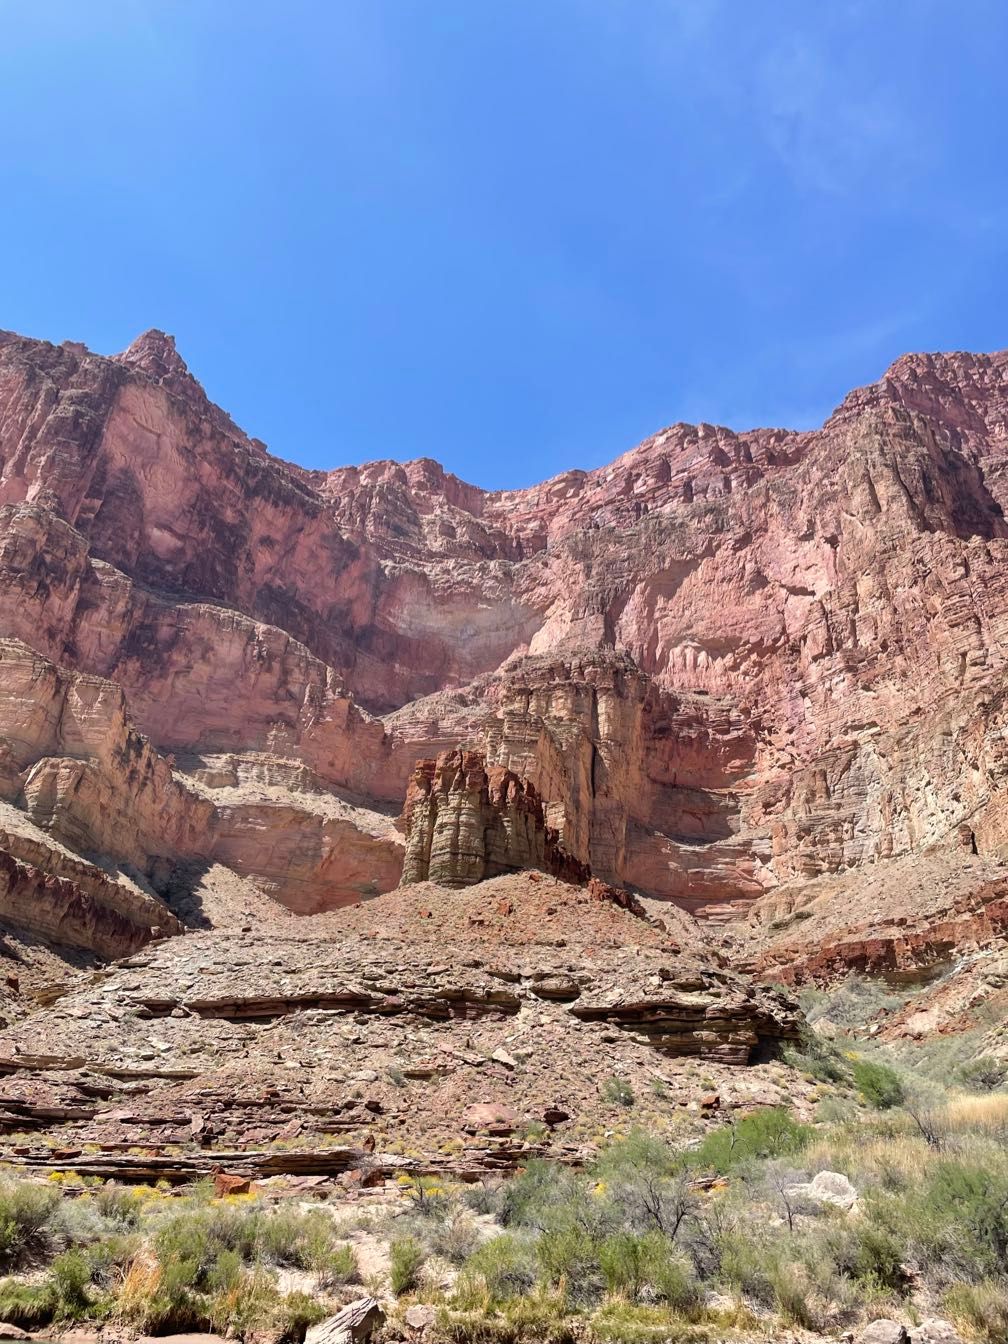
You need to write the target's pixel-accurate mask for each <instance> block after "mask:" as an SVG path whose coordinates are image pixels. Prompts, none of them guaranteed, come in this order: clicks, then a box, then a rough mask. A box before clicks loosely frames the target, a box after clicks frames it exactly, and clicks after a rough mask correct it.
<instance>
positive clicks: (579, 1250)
mask: <svg viewBox="0 0 1008 1344" xmlns="http://www.w3.org/2000/svg"><path fill="white" fill-rule="evenodd" d="M536 1259H537V1261H538V1264H539V1275H540V1280H541V1282H542V1283H543V1284H544V1285H545V1286H546V1287H549V1288H554V1289H559V1290H560V1291H562V1292H564V1293H567V1294H569V1295H570V1296H571V1298H572V1299H573V1300H575V1301H577V1302H588V1301H592V1300H593V1299H594V1298H595V1297H597V1296H598V1294H599V1292H600V1291H601V1287H602V1276H601V1270H600V1267H599V1243H598V1242H597V1241H596V1239H595V1238H594V1237H593V1236H592V1235H591V1233H590V1232H589V1231H588V1230H587V1229H586V1228H584V1227H582V1226H581V1225H580V1224H579V1223H577V1222H576V1221H575V1220H573V1219H569V1220H562V1221H558V1223H557V1225H556V1226H554V1227H551V1228H549V1229H548V1230H547V1231H544V1232H541V1233H540V1234H539V1240H538V1241H537V1242H536Z"/></svg>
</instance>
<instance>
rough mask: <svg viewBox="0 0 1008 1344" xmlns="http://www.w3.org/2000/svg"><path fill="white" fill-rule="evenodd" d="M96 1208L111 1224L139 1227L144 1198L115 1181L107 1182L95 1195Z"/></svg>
mask: <svg viewBox="0 0 1008 1344" xmlns="http://www.w3.org/2000/svg"><path fill="white" fill-rule="evenodd" d="M94 1204H95V1208H96V1209H97V1210H98V1212H99V1213H100V1214H101V1216H102V1217H103V1218H105V1219H107V1220H108V1221H109V1222H110V1223H116V1224H118V1225H119V1226H120V1227H123V1228H134V1227H137V1226H138V1225H139V1222H140V1216H141V1213H142V1211H143V1196H142V1195H141V1194H139V1193H138V1191H136V1190H129V1189H126V1188H125V1187H124V1186H121V1185H116V1184H115V1183H114V1182H113V1181H106V1182H105V1183H104V1184H103V1185H102V1186H100V1187H99V1189H98V1190H96V1191H95V1194H94Z"/></svg>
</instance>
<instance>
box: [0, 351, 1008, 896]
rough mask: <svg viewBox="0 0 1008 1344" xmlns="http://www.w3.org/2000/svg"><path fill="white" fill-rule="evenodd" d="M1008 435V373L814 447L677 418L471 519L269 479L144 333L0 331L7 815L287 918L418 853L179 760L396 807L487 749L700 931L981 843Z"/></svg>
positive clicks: (372, 479)
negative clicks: (129, 340) (86, 736)
mask: <svg viewBox="0 0 1008 1344" xmlns="http://www.w3.org/2000/svg"><path fill="white" fill-rule="evenodd" d="M1006 424H1008V354H1005V353H1002V354H997V355H989V356H984V355H976V356H973V355H962V354H957V355H946V356H926V355H914V356H907V357H905V358H904V359H901V360H899V361H897V363H896V364H895V365H894V366H893V367H892V368H891V369H890V370H889V371H888V372H887V374H886V375H885V376H884V378H883V379H882V380H881V381H880V382H879V383H877V384H874V385H872V386H870V387H867V388H863V389H860V390H859V391H857V392H854V393H852V394H851V395H850V396H848V397H847V399H846V400H845V401H844V402H843V404H842V405H841V407H840V408H839V409H838V410H837V412H836V413H835V414H834V415H833V416H832V417H831V418H830V419H829V420H828V421H827V423H826V424H825V425H824V426H823V428H822V429H821V430H818V431H814V432H804V433H793V432H789V431H785V430H758V431H752V432H749V433H735V432H733V431H731V430H727V429H724V428H718V427H715V426H711V425H697V426H688V425H675V426H672V427H670V428H667V429H664V430H662V431H661V432H660V433H658V434H656V435H654V436H653V437H652V438H650V439H648V440H646V441H645V442H644V443H642V444H640V445H639V446H638V447H636V448H634V449H633V450H632V451H630V452H628V453H625V454H624V455H623V456H622V457H619V458H617V459H616V460H615V461H614V462H613V463H612V464H611V465H609V466H607V467H605V468H601V469H599V470H596V471H592V472H582V471H577V470H573V471H570V472H567V473H565V474H564V475H562V476H560V477H557V478H555V479H554V480H551V481H547V482H544V483H543V484H542V485H538V486H535V487H532V488H530V489H528V490H520V491H505V492H484V491H482V490H479V489H478V488H476V487H474V486H470V485H467V484H465V483H463V482H461V481H459V480H457V479H456V478H454V477H452V476H450V475H448V474H447V473H445V472H444V471H443V470H442V469H441V468H440V467H439V466H437V464H436V463H433V462H430V461H426V460H422V461H417V462H411V463H407V464H403V465H400V464H397V463H393V462H387V461H378V462H372V463H368V464H365V465H363V466H360V467H353V468H341V469H339V470H337V471H333V472H330V473H323V472H310V471H304V470H301V469H300V468H297V467H295V466H291V465H289V464H286V463H282V462H279V461H278V460H276V459H274V458H272V457H270V456H269V454H268V453H267V452H266V450H265V448H264V447H263V445H262V444H260V443H258V442H257V441H255V440H252V439H250V438H248V437H247V436H246V435H245V434H244V433H243V432H242V431H241V430H240V429H239V428H238V427H237V426H235V425H234V424H233V422H232V421H231V420H230V419H229V418H228V416H227V415H226V414H225V413H224V412H223V411H221V410H220V409H219V408H217V407H215V406H213V405H212V404H211V403H209V402H208V401H207V399H206V397H205V396H204V394H203V392H202V390H201V389H200V387H199V385H198V384H197V383H196V382H195V380H194V379H193V378H192V377H191V375H190V374H189V373H188V371H187V370H186V368H185V365H184V364H183V362H182V361H181V359H180V357H179V356H178V354H177V352H176V350H175V347H174V344H173V342H172V341H171V339H170V338H169V337H166V336H164V335H162V334H161V333H157V332H150V333H147V334H146V335H145V336H143V337H141V338H140V339H139V340H138V341H137V342H135V343H134V345H133V346H132V347H131V348H130V350H129V351H127V352H125V354H123V355H121V356H118V357H116V358H114V359H105V358H101V357H99V356H95V355H91V354H89V353H87V352H85V351H82V349H81V348H80V347H78V346H70V345H67V346H63V347H55V346H51V345H48V344H46V343H44V342H38V341H30V340H26V339H23V338H20V337H17V336H14V335H12V334H3V335H0V635H5V636H7V637H10V638H14V639H17V640H20V641H21V642H22V643H23V644H25V645H27V646H29V648H30V649H31V650H32V651H33V653H34V654H35V655H39V656H40V657H41V658H42V659H43V660H47V661H48V666H49V668H50V669H59V671H58V672H57V671H56V670H49V671H45V670H43V671H42V672H40V673H39V681H38V684H37V687H36V686H35V685H34V683H32V682H31V679H30V678H29V681H28V682H27V683H25V681H24V679H23V676H22V675H21V674H20V673H18V672H17V671H16V669H15V668H14V667H11V668H10V669H7V670H5V667H6V665H5V664H4V663H0V682H2V681H3V679H4V678H6V677H7V676H8V675H9V676H10V677H11V678H12V680H11V682H10V686H9V687H8V688H5V686H4V685H0V736H2V737H3V738H4V739H5V741H6V745H5V746H4V745H3V744H2V743H0V783H2V786H3V790H4V796H6V797H9V798H16V799H17V801H18V805H19V806H22V807H24V808H25V809H26V810H28V811H29V812H30V813H31V815H32V816H33V817H35V818H36V819H37V820H38V821H39V822H40V823H41V824H43V825H45V826H47V827H49V828H51V829H52V830H53V831H54V833H56V832H57V831H58V832H59V833H61V834H63V835H65V836H66V837H67V839H68V840H69V841H70V842H72V843H73V844H74V845H76V846H78V847H82V848H86V847H88V846H91V847H96V848H97V849H99V850H101V851H102V852H105V851H106V849H107V850H108V852H110V853H113V854H118V855H121V856H123V857H124V858H126V857H128V859H129V861H130V862H133V863H137V864H142V865H143V866H145V867H146V868H147V869H150V868H151V865H152V864H154V865H156V862H157V861H158V860H164V861H165V862H167V863H169V864H170V863H171V862H172V860H173V858H174V857H177V856H180V855H184V854H190V855H205V856H206V857H207V859H208V861H209V859H210V856H211V855H212V854H213V853H214V846H215V845H220V846H221V848H220V851H219V853H220V854H221V855H224V856H226V857H225V858H224V860H223V861H225V862H227V863H228V864H229V865H233V866H234V867H235V869H236V870H237V871H240V872H242V873H243V874H248V875H252V876H254V877H257V878H258V877H261V878H262V880H263V882H265V883H267V884H268V885H269V886H270V889H271V890H277V891H279V892H281V893H284V896H283V898H284V899H286V900H288V901H289V902H290V903H291V904H292V907H293V908H297V909H315V908H319V907H320V906H324V905H327V904H330V903H333V902H341V901H344V900H347V899H350V898H351V897H355V896H359V895H365V894H368V892H369V891H371V890H373V889H374V888H375V887H376V886H377V887H378V888H379V889H382V888H384V887H385V886H386V885H387V884H389V883H391V882H393V880H394V879H395V877H396V869H397V866H398V861H399V853H400V852H401V846H399V848H397V847H396V846H397V845H398V842H397V841H396V840H395V839H393V838H390V837H388V836H387V835H384V836H383V835H381V834H379V832H380V831H381V826H380V825H379V824H376V823H374V822H373V820H364V819H362V818H361V817H357V818H356V819H355V818H354V816H353V815H351V814H350V813H348V814H347V818H348V820H347V824H348V826H349V827H350V830H349V831H346V832H339V828H338V827H337V828H336V829H333V827H330V831H329V833H327V832H326V829H325V828H326V823H325V822H318V821H317V820H313V819H312V818H313V817H317V816H318V815H321V814H320V813H319V811H318V807H317V806H316V804H315V803H311V802H306V801H305V799H306V798H307V799H309V800H310V798H311V797H312V796H315V797H316V798H317V796H318V795H317V794H316V795H313V794H312V793H311V790H309V792H308V793H306V794H301V793H300V792H299V791H298V790H294V791H293V792H294V794H296V795H297V796H296V797H294V798H293V799H291V798H288V799H286V800H282V799H277V798H273V799H272V800H271V802H272V803H274V804H276V806H275V808H272V809H271V808H268V807H264V805H263V802H262V800H261V799H259V800H256V799H240V798H239V799H234V798H228V799H227V800H226V807H224V810H223V811H218V809H217V803H218V802H220V803H223V801H224V800H223V799H221V798H220V797H218V796H217V794H216V792H215V789H214V788H213V787H211V786H209V785H205V786H203V787H197V786H196V785H195V784H194V782H193V781H192V780H190V779H188V777H187V776H186V774H185V762H186V760H187V758H188V757H190V756H193V755H196V756H200V755H207V754H214V753H217V754H222V753H232V754H235V755H236V756H239V757H241V758H243V759H251V758H253V757H257V756H258V757H261V758H263V759H264V760H269V761H273V762H282V763H285V766H284V768H286V769H288V770H289V771H291V772H294V773H296V771H297V770H299V769H302V770H304V771H306V772H307V776H306V777H310V779H311V780H312V781H314V783H313V784H312V785H311V789H312V790H321V792H322V794H324V795H328V796H331V797H332V798H336V799H339V800H341V801H342V802H345V803H346V805H347V807H349V808H351V809H353V808H363V809H364V812H365V813H367V814H368V816H373V814H374V813H375V812H377V813H379V814H381V815H384V816H386V817H388V816H390V814H391V811H392V809H393V808H394V807H395V806H397V805H398V803H399V802H400V801H401V799H402V797H403V793H404V791H405V788H406V784H407V781H408V779H409V777H410V772H411V770H412V767H413V763H414V761H415V760H416V759H417V758H418V757H428V756H431V755H435V754H437V753H438V752H440V751H444V750H449V749H455V748H457V747H459V746H460V745H461V746H463V747H466V748H471V749H474V750H479V751H482V752H484V753H486V755H487V759H488V761H490V762H491V763H494V764H499V765H500V766H501V767H503V768H506V769H509V770H511V771H513V772H514V773H515V774H519V775H521V776H523V777H526V778H528V779H529V780H530V781H531V782H532V783H533V785H534V787H535V788H536V790H537V792H538V793H539V794H540V795H541V796H542V798H543V800H544V809H545V817H546V820H547V822H548V823H549V825H551V826H553V827H555V828H556V829H557V830H558V832H559V833H560V836H561V838H562V843H563V845H564V847H565V848H566V849H567V850H568V851H569V852H570V853H571V854H572V856H573V857H575V858H576V859H577V860H578V861H580V862H583V863H587V864H590V865H591V867H592V869H593V870H594V871H595V872H597V873H599V874H600V875H602V876H603V877H604V878H606V879H607V880H610V881H617V882H622V883H628V884H630V885H632V886H634V887H637V888H639V889H640V890H641V891H643V892H645V893H647V894H651V895H656V896H661V897H665V898H670V899H675V900H677V901H681V902H682V903H684V904H686V905H688V906H689V907H691V908H695V909H707V910H711V909H714V910H717V911H721V912H723V911H725V910H728V911H730V910H732V909H734V908H736V907H737V905H738V903H739V902H745V901H748V900H751V899H753V898H754V897H756V896H757V895H759V894H760V893H761V892H764V891H766V890H771V889H773V888H774V887H776V886H777V885H779V884H780V883H781V882H785V881H789V880H793V879H794V878H795V877H796V876H797V875H814V874H818V873H829V872H844V871H852V872H853V871H857V870H858V869H859V868H860V867H861V866H862V865H864V864H866V863H874V862H877V861H879V860H884V859H888V858H891V857H897V856H899V855H901V854H906V853H914V852H918V851H919V850H920V849H921V848H923V847H926V846H928V845H931V844H940V843H942V842H943V838H944V837H947V836H949V835H951V834H953V833H954V832H955V831H956V829H957V828H958V827H959V826H961V825H963V824H966V825H968V826H969V827H970V829H971V830H972V832H973V833H974V835H975V838H976V844H977V846H978V848H979V849H980V850H981V852H983V851H985V850H986V851H988V852H992V851H994V850H996V849H998V848H999V847H1000V846H1001V845H1002V844H1003V843H1004V842H1005V839H1006V836H1008V824H1006V822H1005V820H1004V818H1005V816H1006V814H1008V805H1006V804H1005V802H1004V797H1005V787H1004V785H1005V762H1004V750H1003V747H1002V741H1003V736H1002V734H1003V727H1004V707H1003V700H1004V694H1005V686H1006V649H1008V563H1006V562H1008V525H1006V523H1005V519H1004V516H1003V512H1002V508H1003V505H1004V504H1005V502H1006V500H1008V485H1006V475H1008V436H1006V431H1005V425H1006ZM71 675H75V676H77V677H80V678H84V680H83V681H82V682H80V688H81V689H79V690H75V691H74V692H73V693H72V694H70V695H69V696H67V695H66V694H64V692H63V691H62V690H60V689H59V686H62V685H63V683H62V682H61V681H60V678H65V677H69V676H71ZM19 677H20V678H21V679H20V680H19ZM54 678H55V679H56V683H59V686H57V689H56V690H53V689H52V686H53V685H54V684H56V683H54V681H53V679H54ZM96 679H97V680H96ZM109 683H113V684H114V688H109ZM102 688H105V689H102ZM88 697H91V700H90V701H88ZM117 697H119V699H118V700H117ZM78 701H80V704H79V705H78V703H77V702H78ZM85 702H86V703H85ZM64 704H67V705H68V706H69V709H68V711H67V714H66V727H67V735H65V734H64V732H63V728H62V726H60V727H59V731H58V732H57V731H56V729H55V726H54V721H53V719H52V716H53V714H55V715H56V720H55V723H56V724H57V725H61V724H62V719H63V710H62V709H61V708H59V707H60V706H62V705H64ZM106 706H110V707H111V708H109V710H108V724H109V729H108V731H109V734H110V736H109V739H108V742H106V743H105V744H104V745H102V744H97V745H96V744H95V743H93V742H92V743H86V744H84V746H78V745H75V738H74V733H75V732H80V731H81V730H80V728H79V724H78V721H79V720H80V721H83V720H86V719H88V718H89V717H90V718H92V719H93V720H94V722H95V723H97V722H99V721H100V720H102V719H103V715H104V714H105V708H106ZM116 706H118V707H116ZM379 715H380V716H381V717H378V716H379ZM125 719H128V720H129V722H130V724H131V725H132V726H131V728H130V730H129V731H130V732H134V731H135V732H136V733H137V734H139V735H141V736H139V737H138V738H137V742H138V745H137V746H136V747H135V749H134V748H133V747H130V748H129V750H130V751H134V750H135V752H136V759H135V760H133V759H131V760H129V761H126V760H125V759H124V758H123V757H122V751H123V750H124V747H123V743H124V742H132V741H133V739H132V738H129V736H128V734H127V735H126V736H125V737H123V736H122V734H123V732H124V731H125V730H123V729H121V728H117V727H113V726H112V725H113V723H114V722H119V721H120V720H123V721H125ZM115 743H118V745H115ZM28 748H30V749H28ZM117 753H118V754H117ZM169 753H172V754H174V755H175V756H176V758H177V760H178V763H179V764H178V766H177V767H176V769H175V770H172V768H171V766H170V765H169V764H168V763H167V760H166V758H167V756H168V754H169ZM117 772H118V773H117ZM131 772H132V773H131ZM291 777H292V778H293V777H294V774H292V775H291ZM114 778H118V779H120V784H121V781H122V780H128V781H129V786H128V788H125V787H120V785H116V784H115V783H113V782H112V781H113V779H114ZM215 798H216V802H215ZM282 806H289V807H293V808H294V809H295V810H296V811H297V810H299V809H300V810H301V811H302V812H303V813H304V816H303V817H302V819H301V820H298V821H292V819H291V817H290V816H287V815H285V814H284V813H283V811H282ZM208 807H209V812H208V811H207V808H208ZM243 809H244V810H243ZM322 811H323V812H325V808H323V809H322ZM222 818H223V829H222ZM351 832H352V833H351ZM340 834H344V835H345V841H346V842H345V843H344V842H343V841H342V840H341V839H340ZM295 837H300V838H298V839H297V840H296V843H295ZM274 838H275V840H276V843H275V844H274V843H273V840H274ZM341 855H342V856H343V857H342V858H341V857H340V856H341Z"/></svg>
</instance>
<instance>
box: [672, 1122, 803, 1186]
mask: <svg viewBox="0 0 1008 1344" xmlns="http://www.w3.org/2000/svg"><path fill="white" fill-rule="evenodd" d="M812 1132H813V1131H812V1128H811V1126H810V1125H802V1124H799V1123H798V1121H797V1120H795V1118H794V1116H792V1114H791V1112H790V1111H788V1110H786V1109H785V1108H784V1107H783V1106H774V1107H771V1108H769V1109H767V1110H761V1111H754V1112H753V1113H752V1114H751V1115H746V1116H744V1117H743V1118H742V1119H741V1120H739V1121H738V1122H737V1123H735V1124H731V1125H726V1126H725V1127H724V1128H722V1129H716V1130H714V1131H713V1132H712V1133H710V1134H708V1135H707V1137H706V1138H705V1139H704V1141H703V1143H701V1144H700V1146H699V1147H698V1148H695V1149H694V1150H693V1151H692V1153H691V1154H690V1160H691V1163H692V1164H693V1165H694V1166H695V1167H699V1168H700V1169H701V1170H707V1171H715V1172H717V1173H719V1174H721V1175H726V1174H727V1173H728V1172H729V1171H731V1169H732V1168H733V1167H735V1166H738V1165H739V1164H740V1163H743V1162H752V1161H754V1160H755V1159H757V1158H766V1157H790V1156H792V1155H793V1154H795V1153H800V1152H801V1151H802V1149H803V1148H805V1147H807V1146H808V1143H809V1140H810V1139H811V1137H812Z"/></svg>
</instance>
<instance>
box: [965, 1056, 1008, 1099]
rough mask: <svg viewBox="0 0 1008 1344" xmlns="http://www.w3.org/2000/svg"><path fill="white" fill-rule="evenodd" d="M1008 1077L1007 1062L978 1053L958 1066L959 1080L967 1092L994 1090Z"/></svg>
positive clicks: (1001, 1085)
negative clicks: (977, 1055) (978, 1054)
mask: <svg viewBox="0 0 1008 1344" xmlns="http://www.w3.org/2000/svg"><path fill="white" fill-rule="evenodd" d="M1006 1078H1008V1063H1005V1061H1004V1060H1003V1059H995V1058H994V1057H993V1056H992V1055H980V1056H979V1057H978V1058H977V1059H971V1060H970V1061H969V1062H968V1063H966V1064H962V1065H960V1067H959V1081H960V1083H961V1084H962V1085H963V1087H965V1088H966V1089H967V1091H969V1092H996V1091H997V1090H998V1088H1000V1087H1003V1086H1004V1083H1005V1079H1006Z"/></svg>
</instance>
